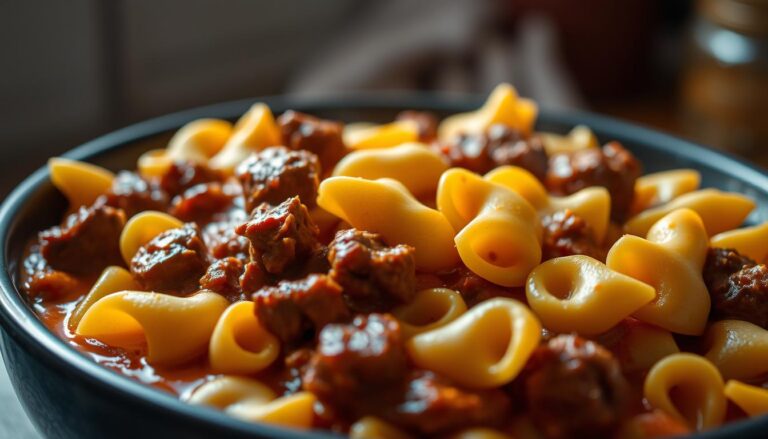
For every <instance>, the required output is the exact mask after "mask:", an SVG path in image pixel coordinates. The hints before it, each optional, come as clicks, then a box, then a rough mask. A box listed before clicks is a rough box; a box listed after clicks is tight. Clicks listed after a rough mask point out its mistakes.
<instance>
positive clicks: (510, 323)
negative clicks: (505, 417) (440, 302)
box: [406, 298, 541, 388]
mask: <svg viewBox="0 0 768 439" xmlns="http://www.w3.org/2000/svg"><path fill="white" fill-rule="evenodd" d="M540 338H541V324H540V323H539V321H538V319H536V317H535V316H534V315H533V313H531V311H530V310H528V307H526V306H525V305H523V304H522V303H520V302H518V301H516V300H512V299H506V298H495V299H490V300H486V301H484V302H481V303H479V304H478V305H475V306H474V307H473V308H471V309H469V310H468V311H467V312H465V313H464V314H462V315H461V316H459V318H457V319H456V320H454V321H452V322H450V323H448V324H446V325H444V326H441V327H439V328H437V329H433V330H431V331H428V332H424V333H421V334H419V335H416V336H415V337H413V338H411V339H410V340H409V341H408V342H407V344H406V346H407V349H408V353H409V354H410V356H411V359H412V360H413V362H414V363H415V364H416V365H417V366H419V367H423V368H425V369H429V370H432V371H435V372H437V373H440V374H443V375H445V376H447V377H449V378H451V379H453V380H454V381H456V382H457V383H459V384H461V385H464V386H467V387H472V388H489V387H497V386H500V385H503V384H506V383H508V382H510V381H512V380H513V379H514V378H515V377H516V376H517V375H518V374H519V373H520V371H521V370H522V368H523V366H524V365H525V362H526V361H527V360H528V357H530V355H531V353H532V352H533V350H534V349H536V346H538V344H539V339H540Z"/></svg>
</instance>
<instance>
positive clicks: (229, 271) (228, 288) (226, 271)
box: [200, 256, 244, 299]
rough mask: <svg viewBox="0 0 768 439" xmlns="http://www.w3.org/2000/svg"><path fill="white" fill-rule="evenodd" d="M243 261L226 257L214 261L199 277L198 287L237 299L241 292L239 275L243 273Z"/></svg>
mask: <svg viewBox="0 0 768 439" xmlns="http://www.w3.org/2000/svg"><path fill="white" fill-rule="evenodd" d="M243 270H244V268H243V262H242V261H241V260H239V259H237V258H233V257H231V256H230V257H227V258H224V259H218V260H216V261H214V262H213V263H212V264H211V265H210V266H209V267H208V269H207V270H206V271H205V274H204V275H203V277H201V278H200V287H202V288H204V289H206V290H211V291H214V292H217V293H219V294H221V295H223V296H227V297H229V298H234V299H239V298H240V296H241V294H240V292H241V289H240V276H241V275H242V274H243Z"/></svg>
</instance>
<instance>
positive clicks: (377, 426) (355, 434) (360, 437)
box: [349, 416, 413, 439]
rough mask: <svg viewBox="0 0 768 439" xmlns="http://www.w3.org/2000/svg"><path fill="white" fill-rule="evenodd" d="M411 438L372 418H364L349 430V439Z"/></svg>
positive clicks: (397, 429) (395, 428)
mask: <svg viewBox="0 0 768 439" xmlns="http://www.w3.org/2000/svg"><path fill="white" fill-rule="evenodd" d="M412 438H413V436H411V435H410V434H407V433H405V432H403V431H402V430H400V429H399V428H397V427H395V426H393V425H391V424H389V423H387V422H384V421H382V420H381V419H379V418H375V417H373V416H366V417H364V418H362V419H360V420H358V421H357V422H355V423H354V424H352V426H351V427H350V428H349V439H412Z"/></svg>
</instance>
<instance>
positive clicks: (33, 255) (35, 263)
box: [21, 245, 81, 300]
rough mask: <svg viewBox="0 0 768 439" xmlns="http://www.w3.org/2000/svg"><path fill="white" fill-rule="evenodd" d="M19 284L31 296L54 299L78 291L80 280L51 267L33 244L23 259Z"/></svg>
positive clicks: (38, 248) (37, 246)
mask: <svg viewBox="0 0 768 439" xmlns="http://www.w3.org/2000/svg"><path fill="white" fill-rule="evenodd" d="M21 286H22V288H23V289H24V291H26V292H27V293H28V294H29V295H30V296H31V297H38V296H41V297H43V298H44V299H51V300H56V299H59V298H61V297H63V296H64V295H66V294H71V293H72V292H73V291H78V289H79V288H80V287H81V282H80V281H79V280H78V279H77V278H75V277H74V276H72V275H69V274H67V273H65V272H63V271H58V270H54V269H53V268H51V266H50V265H49V264H48V261H46V260H45V259H44V258H43V256H42V255H41V254H40V247H39V245H33V246H32V248H31V249H30V252H29V255H28V256H27V257H26V258H25V259H24V265H23V268H22V270H21Z"/></svg>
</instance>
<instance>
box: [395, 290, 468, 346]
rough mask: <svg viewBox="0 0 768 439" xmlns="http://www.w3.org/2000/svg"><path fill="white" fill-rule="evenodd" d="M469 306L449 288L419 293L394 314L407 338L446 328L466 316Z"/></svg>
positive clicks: (459, 295)
mask: <svg viewBox="0 0 768 439" xmlns="http://www.w3.org/2000/svg"><path fill="white" fill-rule="evenodd" d="M466 310H467V305H466V303H464V299H463V298H462V297H461V294H459V293H458V292H456V291H454V290H449V289H447V288H430V289H427V290H422V291H419V292H418V293H417V294H416V296H415V297H414V298H413V300H412V301H411V302H410V303H407V304H405V305H401V306H399V307H397V308H395V309H394V310H392V314H393V315H394V316H395V317H397V319H398V320H399V321H400V327H401V328H402V331H403V334H404V335H405V336H406V337H412V336H414V335H417V334H421V333H423V332H427V331H431V330H433V329H435V328H439V327H441V326H444V325H446V324H448V323H450V322H452V321H454V320H456V318H458V317H459V316H460V315H462V314H464V312H465V311H466Z"/></svg>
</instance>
